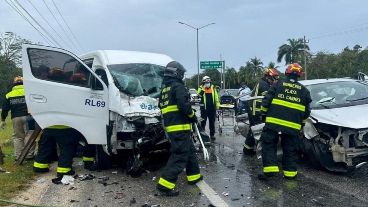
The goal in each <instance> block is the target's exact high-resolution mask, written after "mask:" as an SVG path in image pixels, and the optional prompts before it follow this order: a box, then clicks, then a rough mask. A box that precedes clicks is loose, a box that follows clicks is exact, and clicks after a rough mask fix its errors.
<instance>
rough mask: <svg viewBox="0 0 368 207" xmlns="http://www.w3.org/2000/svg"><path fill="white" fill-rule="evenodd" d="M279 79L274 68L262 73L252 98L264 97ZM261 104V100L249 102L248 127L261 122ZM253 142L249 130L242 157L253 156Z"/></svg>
mask: <svg viewBox="0 0 368 207" xmlns="http://www.w3.org/2000/svg"><path fill="white" fill-rule="evenodd" d="M278 79H279V73H278V72H277V70H276V69H275V68H268V69H266V70H265V71H264V73H263V77H262V78H261V79H260V80H259V81H258V83H257V85H256V87H255V88H254V90H253V91H252V95H251V96H252V97H255V96H265V95H266V93H267V91H268V89H269V88H270V86H271V85H272V84H274V83H275V82H276V81H277V80H278ZM261 102H262V100H258V99H256V100H253V102H250V103H251V104H252V105H251V107H248V110H247V111H248V117H249V124H250V126H254V125H257V124H260V123H261V122H262V120H261V115H262V113H261ZM254 145H255V140H254V137H253V133H252V130H251V129H249V132H248V135H247V137H246V139H245V143H244V145H243V153H244V155H252V154H255V151H254Z"/></svg>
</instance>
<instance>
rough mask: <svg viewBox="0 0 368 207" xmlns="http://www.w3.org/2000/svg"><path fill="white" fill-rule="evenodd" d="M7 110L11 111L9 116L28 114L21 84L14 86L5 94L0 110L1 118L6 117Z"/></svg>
mask: <svg viewBox="0 0 368 207" xmlns="http://www.w3.org/2000/svg"><path fill="white" fill-rule="evenodd" d="M9 111H10V112H11V118H15V117H21V116H27V115H28V110H27V104H26V99H25V97H24V86H23V85H16V86H14V87H13V88H12V90H11V91H10V92H8V93H7V94H6V95H5V100H4V104H3V106H2V111H1V119H2V120H5V119H6V117H7V116H8V112H9Z"/></svg>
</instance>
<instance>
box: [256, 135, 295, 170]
mask: <svg viewBox="0 0 368 207" xmlns="http://www.w3.org/2000/svg"><path fill="white" fill-rule="evenodd" d="M279 137H281V146H282V151H283V156H282V168H283V171H284V176H285V177H295V176H296V175H297V163H296V162H297V156H298V155H297V150H298V143H299V140H298V139H299V138H298V137H297V136H294V135H288V134H280V135H279V133H278V132H277V131H273V130H270V129H264V130H263V132H262V135H261V141H262V160H263V172H264V173H266V174H267V173H277V172H279V167H278V163H277V144H278V141H279Z"/></svg>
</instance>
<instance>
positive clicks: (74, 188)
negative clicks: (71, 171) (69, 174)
mask: <svg viewBox="0 0 368 207" xmlns="http://www.w3.org/2000/svg"><path fill="white" fill-rule="evenodd" d="M76 189H77V188H76V187H73V186H72V187H70V188H69V189H68V190H76Z"/></svg>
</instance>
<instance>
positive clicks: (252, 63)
mask: <svg viewBox="0 0 368 207" xmlns="http://www.w3.org/2000/svg"><path fill="white" fill-rule="evenodd" d="M247 66H248V67H249V68H250V69H251V70H252V73H253V74H254V77H256V76H257V74H259V73H261V72H262V70H263V62H262V61H261V59H258V58H257V57H254V58H251V59H250V60H249V61H248V62H247Z"/></svg>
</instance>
